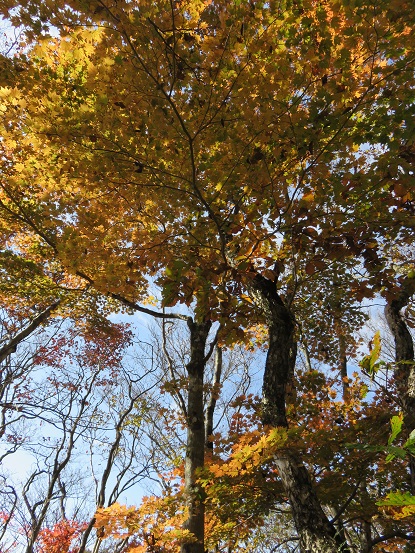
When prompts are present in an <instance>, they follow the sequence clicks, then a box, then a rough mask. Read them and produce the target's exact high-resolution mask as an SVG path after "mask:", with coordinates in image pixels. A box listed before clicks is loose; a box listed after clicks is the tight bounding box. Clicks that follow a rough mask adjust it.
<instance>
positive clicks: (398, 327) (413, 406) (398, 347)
mask: <svg viewBox="0 0 415 553" xmlns="http://www.w3.org/2000/svg"><path fill="white" fill-rule="evenodd" d="M411 284H412V283H411ZM412 287H413V286H408V287H407V288H402V289H401V293H400V294H399V295H398V297H396V298H394V299H393V300H391V301H389V302H388V304H387V305H386V307H385V315H386V321H387V323H388V325H389V329H390V331H391V332H392V335H393V337H394V340H395V361H396V363H397V368H396V371H395V379H396V385H397V390H398V394H399V399H400V402H401V405H402V408H403V411H404V416H405V431H406V434H407V435H408V434H409V432H411V430H414V429H415V363H414V344H413V340H412V336H411V333H410V332H409V330H408V327H407V325H406V323H405V320H404V319H403V317H402V315H401V309H403V307H405V305H407V303H408V301H409V299H410V297H411V295H412V293H413V290H412ZM409 471H410V479H411V481H410V484H411V492H412V493H413V494H415V459H414V458H413V457H412V456H411V457H410V459H409Z"/></svg>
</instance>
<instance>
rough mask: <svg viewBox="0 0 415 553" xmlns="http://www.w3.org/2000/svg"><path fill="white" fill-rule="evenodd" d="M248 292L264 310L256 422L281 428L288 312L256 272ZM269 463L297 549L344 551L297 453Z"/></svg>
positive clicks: (289, 369)
mask: <svg viewBox="0 0 415 553" xmlns="http://www.w3.org/2000/svg"><path fill="white" fill-rule="evenodd" d="M249 292H250V294H251V296H252V297H253V298H254V299H255V302H256V304H257V305H258V307H260V309H261V310H262V312H263V313H264V316H265V319H266V323H267V325H268V335H269V347H268V353H267V359H266V363H265V373H264V382H263V389H262V395H263V411H262V423H263V424H264V426H283V427H287V426H288V423H287V417H286V395H287V387H288V386H289V385H290V384H291V380H292V376H293V371H294V365H295V359H296V341H295V337H294V330H295V321H294V317H293V315H292V313H291V311H290V309H289V308H288V307H287V306H286V305H285V304H284V302H283V300H282V299H281V297H280V296H279V294H278V291H277V288H276V284H275V283H274V282H273V281H271V280H268V279H266V278H264V277H262V276H261V275H257V276H256V277H255V278H254V279H253V281H251V284H250V285H249ZM275 463H276V466H277V468H278V473H279V475H280V477H281V480H282V483H283V486H284V490H285V493H286V494H287V496H288V499H289V502H290V506H291V510H292V514H293V519H294V524H295V527H296V530H297V533H298V536H299V538H300V547H301V552H302V553H339V552H343V553H346V552H348V551H349V550H348V547H347V545H346V544H344V542H343V540H342V539H341V537H340V536H339V535H338V533H337V532H336V529H335V527H334V525H333V524H331V523H330V521H329V520H328V518H327V516H326V515H325V513H324V511H323V509H322V507H321V504H320V502H319V499H318V497H317V495H316V492H315V490H314V487H313V484H312V481H311V479H310V476H309V474H308V472H307V469H306V468H305V466H304V464H303V463H302V461H301V459H300V457H299V454H298V452H294V451H291V450H289V449H286V450H282V451H279V452H278V453H277V455H276V457H275Z"/></svg>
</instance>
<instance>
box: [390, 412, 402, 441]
mask: <svg viewBox="0 0 415 553" xmlns="http://www.w3.org/2000/svg"><path fill="white" fill-rule="evenodd" d="M402 424H403V415H402V413H400V414H399V415H395V416H394V417H392V419H391V430H392V431H391V434H390V436H389V439H388V445H389V446H390V445H391V444H392V443H393V442H394V441H395V439H396V437H397V436H398V434H400V432H401V430H402Z"/></svg>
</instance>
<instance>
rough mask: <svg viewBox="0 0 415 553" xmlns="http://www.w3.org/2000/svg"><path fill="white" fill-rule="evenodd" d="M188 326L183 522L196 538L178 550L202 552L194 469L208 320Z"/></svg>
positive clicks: (200, 442) (199, 449)
mask: <svg viewBox="0 0 415 553" xmlns="http://www.w3.org/2000/svg"><path fill="white" fill-rule="evenodd" d="M188 325H189V328H190V348H191V349H190V361H189V363H188V364H187V367H186V369H187V374H188V387H189V388H188V399H187V443H186V459H185V496H186V505H187V508H188V519H187V521H186V523H185V525H184V528H185V529H186V530H189V531H190V532H191V533H192V534H193V535H194V536H195V538H196V541H195V542H190V543H184V544H182V547H181V553H204V525H205V509H204V503H203V490H202V489H201V488H200V486H198V485H197V482H196V480H197V477H196V471H197V469H199V468H201V467H203V464H204V459H205V452H204V449H205V425H204V405H203V377H204V370H205V365H206V357H205V347H206V340H207V337H208V334H209V330H210V327H211V323H210V322H209V321H208V322H203V323H195V322H193V321H191V320H190V319H189V320H188Z"/></svg>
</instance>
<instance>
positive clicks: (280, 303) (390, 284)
mask: <svg viewBox="0 0 415 553" xmlns="http://www.w3.org/2000/svg"><path fill="white" fill-rule="evenodd" d="M0 13H1V14H2V15H3V17H4V18H5V20H7V21H8V22H10V24H11V25H12V26H14V28H15V29H16V30H19V32H20V33H21V34H20V38H19V40H18V41H17V42H16V43H15V44H14V45H11V47H10V48H9V50H8V51H5V52H4V53H3V54H2V57H1V59H0V98H1V104H0V114H1V126H2V132H1V140H0V149H1V156H0V167H1V169H0V171H1V173H0V175H1V178H0V187H1V188H0V212H1V219H0V225H1V226H0V233H1V234H0V235H1V240H2V251H1V261H2V264H1V274H0V294H1V298H2V300H3V305H4V309H5V310H6V313H7V316H6V318H5V323H4V324H5V327H6V326H7V325H9V326H10V332H9V335H10V336H9V335H8V336H5V338H4V340H3V341H4V345H3V346H2V349H1V350H0V354H1V355H2V357H0V359H2V361H3V362H6V363H7V360H8V359H9V358H10V356H11V355H13V354H14V353H15V351H16V349H17V348H18V347H20V346H21V345H22V344H23V343H24V341H25V340H26V339H27V338H28V336H30V335H31V334H32V333H33V332H35V331H36V330H37V329H39V327H41V326H42V325H45V324H47V322H48V321H49V322H50V320H51V319H53V318H56V319H59V320H62V321H70V322H71V323H70V324H74V325H75V327H77V328H78V329H79V330H78V331H79V332H80V333H81V334H82V335H83V336H86V337H87V339H88V340H89V339H90V338H89V336H90V335H91V334H90V333H91V332H92V331H91V329H93V328H96V329H101V330H102V332H104V333H105V332H107V333H109V335H110V336H111V340H115V341H116V339H117V336H118V334H117V333H116V332H115V334H114V330H113V327H112V326H111V324H110V323H109V322H108V317H109V316H110V314H111V313H113V312H115V311H117V310H118V311H120V310H124V311H126V312H128V313H132V312H140V313H143V314H146V315H148V316H149V317H153V318H155V319H158V320H161V321H162V322H161V337H160V340H161V344H162V346H161V347H160V349H161V351H162V354H163V355H164V357H165V361H166V363H167V367H168V368H169V371H170V373H169V374H170V377H169V382H168V383H167V382H165V385H166V386H167V390H168V391H169V392H170V393H172V395H173V396H174V397H175V399H176V401H177V402H178V405H179V408H180V410H181V414H182V416H183V421H182V424H184V426H185V427H186V432H187V436H186V440H185V441H186V447H185V453H184V458H185V463H184V468H183V472H180V471H179V472H178V473H176V472H174V476H172V479H173V480H174V479H175V478H179V479H180V478H183V482H184V488H183V490H182V491H180V492H178V493H177V494H176V495H174V494H167V495H166V496H165V497H163V498H162V499H160V501H159V502H157V501H155V502H154V503H153V504H152V505H150V503H151V502H150V503H145V502H144V503H143V505H142V506H141V507H139V508H131V509H129V508H127V507H125V508H124V507H122V506H117V507H116V508H115V510H114V508H113V510H112V511H111V505H108V508H109V509H110V511H108V512H107V511H99V512H98V514H97V521H98V522H97V524H98V534H99V533H100V532H101V531H102V536H101V535H100V534H99V537H100V539H101V537H103V536H104V535H105V536H106V535H108V533H110V534H111V532H112V538H113V539H115V538H117V537H118V538H120V539H121V538H124V537H125V536H127V539H126V540H124V541H122V540H121V542H120V543H123V544H124V545H122V546H120V547H124V549H122V548H121V549H120V551H127V550H130V551H136V552H139V551H144V550H145V548H148V549H147V550H150V551H156V550H159V551H177V550H178V549H181V551H182V553H203V552H204V550H205V547H207V548H208V550H209V551H214V550H215V547H217V548H222V547H225V546H226V547H228V546H229V547H231V546H230V545H229V544H230V543H232V547H233V548H235V550H237V549H236V548H237V547H240V548H243V547H246V548H247V549H248V550H249V548H250V547H251V548H252V543H249V538H248V537H247V536H248V532H256V533H257V534H254V537H252V540H254V539H255V536H256V535H258V540H260V538H259V536H260V533H261V531H263V530H262V529H261V527H262V526H263V524H264V522H263V521H264V520H265V518H266V517H267V516H269V515H270V513H272V512H274V510H275V509H282V510H283V512H284V524H285V526H286V527H287V528H289V527H290V525H291V526H292V525H293V527H294V528H295V533H296V534H295V536H296V539H298V542H299V547H300V549H301V551H302V552H303V553H305V552H306V551H313V552H316V553H317V552H320V551H321V552H327V553H329V552H334V551H336V552H337V551H343V552H347V553H348V552H352V551H353V552H354V551H359V552H362V553H366V552H367V553H369V552H370V551H376V550H380V549H376V548H377V547H382V548H385V547H389V549H383V550H385V551H386V550H387V551H393V550H394V549H393V548H394V547H401V545H402V543H405V544H406V545H405V547H409V545H408V544H409V543H410V542H411V540H413V539H414V537H415V536H414V535H413V534H411V532H410V522H408V520H407V516H409V517H410V516H412V515H413V509H412V507H410V505H412V503H411V501H412V499H413V495H414V494H415V491H414V490H415V462H414V460H413V442H412V441H411V440H413V434H411V431H413V429H414V428H415V416H414V414H413V413H415V369H414V366H413V363H414V351H413V341H412V336H411V333H410V330H409V328H411V324H412V323H411V321H413V311H412V304H411V301H412V296H413V293H414V291H415V260H414V255H413V234H414V226H415V198H414V172H413V171H414V169H413V165H414V160H415V146H414V136H415V133H414V131H415V129H414V121H415V118H414V115H415V104H414V94H415V86H414V85H415V72H414V69H415V67H414V66H415V43H414V40H413V29H414V24H415V9H414V6H413V3H412V2H411V1H405V0H389V1H388V2H386V1H384V0H377V1H373V2H371V1H369V0H324V1H321V2H316V1H315V0H298V1H291V0H281V1H280V2H274V1H267V2H261V1H252V0H251V1H246V0H238V1H235V2H223V1H219V0H218V1H215V0H206V1H202V0H187V1H173V0H169V1H164V0H163V1H160V2H157V3H156V4H155V3H154V2H150V1H147V0H140V1H139V2H138V1H135V0H114V1H111V0H102V1H101V0H99V1H95V0H94V1H89V0H73V1H68V2H64V1H62V0H57V1H53V2H52V1H46V2H45V1H43V2H40V1H38V0H28V1H26V2H14V1H13V0H7V1H6V0H1V1H0ZM155 287H157V289H158V291H159V296H158V295H157V293H156V294H154V292H153V290H154V288H155ZM374 300H376V301H377V302H379V303H381V304H382V305H386V320H387V324H388V326H389V331H390V333H391V334H392V336H393V338H394V341H395V346H394V350H395V351H394V359H393V360H391V363H392V364H389V365H386V364H382V363H380V362H379V354H380V353H379V351H380V350H379V348H380V346H379V343H378V337H377V335H376V338H375V342H374V343H375V346H374V347H372V348H371V352H372V353H371V354H369V356H367V357H366V358H365V359H364V360H363V361H362V364H361V367H360V369H358V359H359V358H361V357H363V355H364V353H363V351H362V350H361V349H359V347H360V337H359V336H360V335H359V332H361V330H362V328H363V325H364V322H365V320H366V313H365V311H364V309H363V306H368V305H370V304H371V303H373V302H374ZM404 309H405V312H403V310H404ZM13 320H15V321H18V323H16V324H15V326H13V325H11V323H10V321H13ZM176 320H177V321H178V322H181V324H182V325H187V332H188V334H187V335H186V338H185V340H186V341H187V346H186V348H185V349H186V354H185V355H184V356H183V358H182V359H181V361H180V363H181V367H182V371H181V373H180V375H179V374H178V373H177V372H175V366H176V365H175V363H176V361H174V355H173V354H172V350H169V346H168V340H167V334H168V332H167V330H166V324H167V323H166V321H172V322H173V321H176ZM101 330H100V331H101ZM97 332H98V330H97ZM92 335H94V333H93V332H92ZM119 339H120V340H121V342H120V343H122V344H125V335H124V334H123V333H120V334H119ZM236 347H245V348H247V349H248V350H249V349H251V350H256V351H262V352H263V355H262V363H263V364H264V370H263V382H262V391H261V392H260V391H259V390H255V393H257V394H260V396H261V397H260V398H258V399H257V400H255V401H253V400H252V398H251V400H252V401H251V400H248V399H247V398H246V394H244V398H245V399H244V401H246V402H247V405H246V409H247V413H245V414H244V416H242V414H241V410H240V409H239V407H238V405H236V406H234V407H230V406H228V407H227V408H226V413H227V414H226V415H225V416H226V417H228V419H229V420H230V421H233V422H230V423H229V428H228V429H227V430H226V433H227V435H226V436H225V435H220V436H219V435H218V436H216V437H215V434H214V433H213V427H214V425H213V422H212V421H213V417H214V412H215V409H216V401H217V399H219V397H220V387H221V377H222V376H221V369H220V367H221V362H219V361H217V364H216V365H215V366H216V369H215V370H214V371H213V373H212V381H211V382H210V383H209V386H210V388H209V390H207V389H206V386H207V382H206V375H207V371H208V367H209V366H210V365H209V363H212V359H213V354H214V351H216V354H215V355H216V359H217V360H218V359H221V355H222V350H223V349H224V350H225V352H226V351H231V350H232V349H233V348H236ZM68 355H69V356H70V355H71V353H70V351H69V350H68ZM355 359H356V360H355ZM260 362H261V361H258V363H260ZM302 362H303V364H302ZM351 364H353V365H354V369H355V371H356V372H355V373H354V374H353V375H352V373H351V371H350V365H351ZM212 366H213V365H212ZM348 366H349V367H348ZM163 378H166V377H165V376H164V377H163ZM362 378H363V379H364V378H368V379H370V378H371V379H372V383H373V386H374V387H375V388H376V394H375V395H374V396H372V395H370V396H369V398H370V399H365V394H366V392H365V390H367V383H365V382H363V381H362ZM375 381H376V382H377V385H376V386H375ZM131 393H132V392H131ZM131 393H130V397H131ZM209 398H210V399H209ZM238 409H239V410H238ZM359 413H360V414H359ZM362 413H365V414H364V416H363V415H362ZM401 414H402V417H401ZM239 415H240V420H239V419H238V416H239ZM393 416H394V417H398V418H397V419H392V420H395V421H398V419H399V421H401V422H400V423H399V424H400V426H399V431H396V430H395V431H394V430H393V428H392V435H391V436H392V437H390V438H389V441H388V438H387V436H388V433H389V426H388V424H389V423H388V421H389V420H390V419H391V418H392V417H393ZM399 417H401V418H399ZM237 420H239V422H240V424H241V425H242V427H243V428H244V431H243V432H241V431H239V430H238V431H237V432H236V431H235V432H233V431H232V428H233V427H232V425H233V424H236V422H235V421H237ZM336 421H337V422H336ZM339 421H340V422H339ZM380 421H383V422H380ZM402 421H403V422H402ZM397 424H398V423H397V422H396V423H395V427H396V425H397ZM377 425H380V428H379V426H377ZM378 432H380V434H379V433H378ZM394 433H395V434H394ZM398 437H399V438H398ZM396 439H401V442H402V443H400V444H399V445H394V444H395V440H396ZM212 444H213V447H212ZM347 444H348V445H347ZM394 447H395V448H396V450H395V452H394V453H393V451H392V449H391V448H394ZM365 448H366V449H365ZM388 448H389V449H388ZM212 449H213V452H212ZM391 455H392V457H390V456H391ZM386 459H387V460H388V462H386ZM393 459H395V463H397V465H398V466H397V467H395V466H393V470H392V465H391V462H392V460H393ZM361 473H362V474H363V476H362V474H361ZM374 487H375V488H376V490H377V491H376V492H375V491H373V490H374ZM252 490H256V492H255V491H252ZM387 491H394V492H396V491H400V492H405V493H407V494H408V495H407V496H405V495H399V494H398V495H399V498H400V499H396V497H397V496H393V497H395V503H396V501H398V504H397V505H398V507H399V501H401V503H402V502H403V503H402V505H405V501H406V503H408V505H406V507H405V508H407V510H406V511H405V515H403V511H400V512H398V511H397V510H395V511H394V510H393V506H392V507H391V506H390V505H389V508H390V509H391V510H390V511H388V512H389V514H385V512H386V511H385V509H386V507H385V506H383V507H382V506H381V505H380V504H379V505H378V503H377V502H379V501H382V500H385V497H386V494H387ZM232 494H233V495H234V499H233V500H231V499H230V498H231V496H232ZM411 494H412V495H411ZM235 497H236V498H237V502H236V503H241V504H242V505H243V506H244V507H241V506H240V505H238V504H236V503H235ZM391 497H392V496H391ZM402 497H406V500H404V499H402ZM408 497H409V498H411V499H408ZM230 505H232V508H230ZM287 505H288V506H289V508H288V507H287ZM383 505H386V503H383ZM184 506H185V507H184ZM97 507H99V508H104V507H106V505H105V504H104V502H102V501H101V502H98V503H97ZM244 508H245V509H246V511H245V513H243V509H244ZM117 509H118V510H117ZM146 509H147V510H146ZM215 509H217V512H215ZM240 509H241V510H242V511H240ZM173 511H175V512H173ZM104 513H105V514H104ZM108 513H109V514H108ZM114 513H115V515H114ZM146 513H147V514H146ZM148 513H152V514H153V515H154V516H155V517H156V519H152V518H151V517H150V522H146V523H144V522H142V523H140V522H138V521H140V520H143V519H145V517H146V516H147V515H148V516H150V515H149V514H148ZM390 513H392V514H390ZM408 513H409V514H408ZM113 515H114V516H115V522H114V519H111V516H113ZM100 517H101V518H100ZM140 517H141V518H140ZM157 517H160V519H159V522H157V524H159V526H160V529H161V530H160V531H161V532H163V530H162V529H163V528H164V529H165V531H166V532H167V537H166V535H165V537H164V538H163V540H164V541H163V545H162V546H161V545H160V544H159V545H157V543H156V542H154V543H153V542H152V541H151V540H150V541H148V540H149V538H148V535H149V533H151V532H154V531H155V530H154V525H155V524H156V523H155V522H154V520H157ZM175 517H176V518H175ZM238 517H241V518H238ZM244 517H245V518H244ZM291 517H292V518H291ZM394 517H395V518H396V519H397V520H395V518H394ZM110 520H112V521H113V522H109V521H110ZM242 520H243V521H244V522H243V523H242ZM99 521H100V522H99ZM121 521H124V523H125V524H124V525H126V526H125V527H123V528H124V529H122V530H120V529H119V525H120V524H121ZM247 521H249V522H247ZM285 521H286V522H285ZM59 524H60V523H59ZM140 524H141V527H140ZM146 524H147V525H148V526H146ZM238 524H240V525H241V526H240V528H241V529H242V528H243V529H244V530H243V531H242V530H241V531H240V532H241V533H240V536H239V542H238V539H237V535H236V534H235V532H237V531H236V530H235V529H236V528H238ZM284 524H283V523H281V526H284ZM105 525H108V528H109V530H108V528H107V530H105ZM139 527H140V528H141V530H140V528H139ZM57 528H58V529H62V528H63V529H64V531H65V532H69V535H70V536H75V537H76V536H79V535H81V534H82V531H83V530H82V528H81V526H79V525H78V522H74V523H73V525H72V526H71V524H69V525H68V524H66V525H65V523H64V524H63V526H62V527H61V526H58V527H57ZM91 528H92V525H91ZM91 528H90V530H91ZM143 528H146V530H143ZM152 529H153V530H152ZM46 530H47V529H45V530H44V531H45V532H46ZM42 531H43V530H42ZM48 531H49V530H48ZM51 531H52V530H51ZM62 531H63V530H62ZM285 531H286V528H285V529H283V528H282V529H281V533H282V534H284V532H285ZM39 532H40V526H39V531H38V534H39ZM71 532H72V534H71ZM120 532H121V533H120ZM140 532H141V534H140ZM143 532H144V533H143ZM169 532H173V533H169ZM244 532H245V533H244ZM269 534H271V531H270V532H269ZM39 535H43V536H44V538H42V539H44V540H45V539H46V540H47V539H49V538H48V537H47V536H49V534H48V533H47V532H46V533H44V534H39ZM284 535H285V534H284ZM134 536H135V537H134ZM140 536H141V537H140ZM143 536H144V537H143ZM145 536H147V537H145ZM153 537H154V536H153ZM156 537H157V536H156ZM156 537H154V539H156ZM157 539H161V538H160V537H157ZM262 539H263V538H262ZM140 540H141V541H140ZM146 540H147V541H146ZM215 540H216V541H215ZM244 540H245V541H244ZM399 540H401V541H399ZM402 540H403V541H402ZM52 541H53V540H52ZM45 543H46V542H45ZM50 543H52V542H50ZM100 543H101V542H100ZM262 543H264V539H263V541H262ZM287 543H288V542H287ZM379 544H381V545H379ZM385 544H386V545H385ZM396 544H397V545H396ZM31 547H34V545H33V543H32V545H31ZM40 547H44V548H45V547H46V546H43V545H41V546H40ZM51 547H53V545H51V546H49V550H50V551H53V549H50V548H51ZM69 547H70V543H69V542H68V547H67V550H69ZM82 547H84V551H85V547H86V542H85V541H84V542H83V546H82ZM97 547H98V546H97ZM157 547H159V549H156V548H157ZM258 547H259V545H258ZM281 547H283V545H281ZM287 547H288V546H287ZM140 548H141V549H140ZM151 548H152V549H151ZM274 550H275V549H274ZM281 550H282V549H281ZM287 550H288V549H287ZM28 551H29V550H28ZM42 551H43V549H42ZM94 551H95V550H94ZM408 551H410V549H408Z"/></svg>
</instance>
